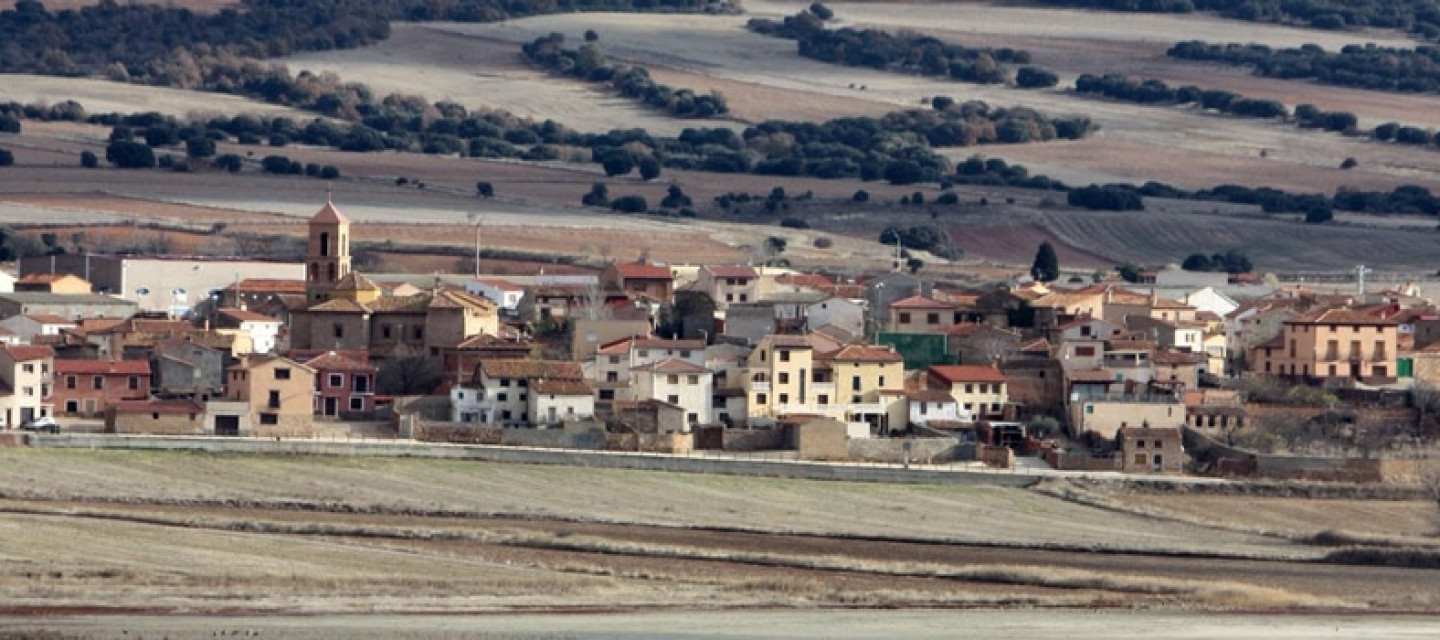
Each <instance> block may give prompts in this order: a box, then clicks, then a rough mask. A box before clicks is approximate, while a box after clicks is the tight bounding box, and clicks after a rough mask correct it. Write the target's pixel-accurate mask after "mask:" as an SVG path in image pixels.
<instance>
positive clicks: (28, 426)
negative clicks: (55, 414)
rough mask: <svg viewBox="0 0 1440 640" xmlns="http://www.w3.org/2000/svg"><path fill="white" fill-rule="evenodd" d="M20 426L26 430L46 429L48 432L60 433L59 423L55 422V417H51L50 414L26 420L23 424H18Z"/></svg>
mask: <svg viewBox="0 0 1440 640" xmlns="http://www.w3.org/2000/svg"><path fill="white" fill-rule="evenodd" d="M20 428H21V429H24V430H26V431H47V432H50V433H60V423H58V422H56V421H55V419H54V418H51V417H50V416H45V417H43V418H37V419H35V420H31V421H29V422H26V423H25V424H22V425H20Z"/></svg>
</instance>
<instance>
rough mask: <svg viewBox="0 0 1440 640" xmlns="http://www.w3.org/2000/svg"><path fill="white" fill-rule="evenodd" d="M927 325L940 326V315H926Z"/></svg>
mask: <svg viewBox="0 0 1440 640" xmlns="http://www.w3.org/2000/svg"><path fill="white" fill-rule="evenodd" d="M925 324H940V314H938V313H929V314H926V315H925Z"/></svg>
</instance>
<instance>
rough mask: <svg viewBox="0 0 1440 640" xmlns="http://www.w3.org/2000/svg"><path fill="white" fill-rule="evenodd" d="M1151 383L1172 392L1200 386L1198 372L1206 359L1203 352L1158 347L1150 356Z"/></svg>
mask: <svg viewBox="0 0 1440 640" xmlns="http://www.w3.org/2000/svg"><path fill="white" fill-rule="evenodd" d="M1150 362H1151V378H1150V381H1151V384H1153V385H1157V386H1161V387H1164V388H1166V389H1169V390H1170V391H1171V392H1174V393H1183V392H1185V391H1187V390H1190V389H1197V388H1199V386H1200V373H1201V372H1202V371H1204V370H1205V365H1206V363H1207V362H1208V359H1207V358H1206V357H1205V355H1204V354H1201V353H1191V352H1189V351H1178V350H1174V349H1160V350H1157V351H1156V352H1155V353H1154V354H1153V355H1152V356H1151V360H1150Z"/></svg>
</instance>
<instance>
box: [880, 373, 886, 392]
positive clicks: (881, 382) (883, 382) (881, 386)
mask: <svg viewBox="0 0 1440 640" xmlns="http://www.w3.org/2000/svg"><path fill="white" fill-rule="evenodd" d="M880 388H881V389H884V388H885V376H880Z"/></svg>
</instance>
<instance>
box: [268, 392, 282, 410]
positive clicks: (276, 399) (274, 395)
mask: <svg viewBox="0 0 1440 640" xmlns="http://www.w3.org/2000/svg"><path fill="white" fill-rule="evenodd" d="M265 406H267V407H270V408H271V409H279V408H280V392H279V391H276V390H274V389H271V390H270V400H269V401H268V402H266V403H265Z"/></svg>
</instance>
